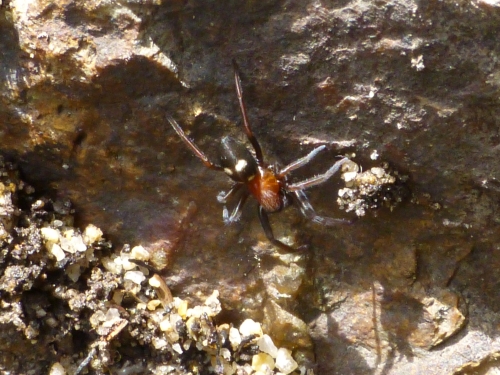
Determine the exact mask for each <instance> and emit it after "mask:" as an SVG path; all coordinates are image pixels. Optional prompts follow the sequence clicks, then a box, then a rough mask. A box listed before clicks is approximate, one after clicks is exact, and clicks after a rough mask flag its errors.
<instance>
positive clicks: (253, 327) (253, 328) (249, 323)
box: [240, 319, 262, 337]
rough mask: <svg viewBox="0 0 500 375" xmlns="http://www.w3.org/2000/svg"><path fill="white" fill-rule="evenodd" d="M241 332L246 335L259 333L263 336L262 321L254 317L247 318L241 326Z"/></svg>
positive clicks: (258, 334)
mask: <svg viewBox="0 0 500 375" xmlns="http://www.w3.org/2000/svg"><path fill="white" fill-rule="evenodd" d="M240 333H241V334H242V335H243V337H245V336H250V335H257V336H262V328H261V326H260V323H258V322H254V321H253V320H252V319H246V320H245V321H244V322H243V323H241V326H240Z"/></svg>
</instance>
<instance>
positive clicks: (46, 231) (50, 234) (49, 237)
mask: <svg viewBox="0 0 500 375" xmlns="http://www.w3.org/2000/svg"><path fill="white" fill-rule="evenodd" d="M40 233H41V235H42V237H43V239H44V240H45V241H50V242H57V241H59V231H58V230H56V229H52V228H42V229H40Z"/></svg>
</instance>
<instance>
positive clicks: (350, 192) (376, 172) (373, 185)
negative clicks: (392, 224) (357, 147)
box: [337, 160, 409, 216]
mask: <svg viewBox="0 0 500 375" xmlns="http://www.w3.org/2000/svg"><path fill="white" fill-rule="evenodd" d="M341 178H342V179H343V180H344V182H345V187H344V188H342V189H339V192H338V198H337V203H338V205H339V207H340V209H341V210H344V211H346V212H354V213H356V215H357V216H364V215H365V214H366V212H367V211H370V210H375V209H378V208H380V207H388V208H389V209H391V210H392V209H393V208H394V207H396V206H397V205H398V204H399V203H401V202H402V201H403V200H404V199H405V198H406V197H407V196H408V194H409V192H408V188H407V187H406V181H407V179H408V177H407V176H403V175H400V174H399V173H398V172H397V171H394V170H392V169H391V168H390V167H389V165H388V164H387V163H382V164H381V166H379V167H373V168H370V169H368V170H366V171H362V170H361V168H360V166H359V165H358V164H356V163H355V162H353V161H352V160H350V161H349V162H347V163H345V164H344V165H342V175H341Z"/></svg>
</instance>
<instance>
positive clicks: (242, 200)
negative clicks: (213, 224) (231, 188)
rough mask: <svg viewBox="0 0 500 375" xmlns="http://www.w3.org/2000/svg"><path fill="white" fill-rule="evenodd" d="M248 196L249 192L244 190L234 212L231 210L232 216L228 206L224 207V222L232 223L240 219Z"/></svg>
mask: <svg viewBox="0 0 500 375" xmlns="http://www.w3.org/2000/svg"><path fill="white" fill-rule="evenodd" d="M247 198H248V192H247V191H244V192H243V194H242V195H241V197H240V199H239V200H238V203H237V204H236V207H234V208H233V212H231V216H229V211H228V210H227V207H226V206H224V209H223V210H222V220H223V221H224V224H226V225H227V224H231V223H234V222H235V221H238V219H239V218H240V215H241V208H242V207H243V205H244V204H245V202H246V201H247Z"/></svg>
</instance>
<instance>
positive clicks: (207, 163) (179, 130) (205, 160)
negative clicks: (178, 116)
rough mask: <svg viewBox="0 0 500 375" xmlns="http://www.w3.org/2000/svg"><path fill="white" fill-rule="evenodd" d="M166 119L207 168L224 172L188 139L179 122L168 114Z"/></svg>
mask: <svg viewBox="0 0 500 375" xmlns="http://www.w3.org/2000/svg"><path fill="white" fill-rule="evenodd" d="M166 117H167V120H168V122H170V125H172V127H173V128H174V130H175V132H176V133H177V134H178V135H179V137H181V139H182V140H183V141H184V143H185V144H186V145H187V146H188V147H189V148H190V149H191V151H193V153H194V154H195V155H196V156H198V157H199V158H200V159H201V161H202V162H203V164H205V166H206V167H207V168H210V169H214V170H216V171H222V170H223V168H222V167H221V166H220V165H216V164H214V163H212V162H211V161H210V160H208V158H207V157H206V155H205V154H204V153H203V151H201V150H200V149H199V148H198V146H196V145H195V144H194V143H193V142H192V141H191V140H190V139H189V138H188V137H187V135H186V133H184V130H182V128H181V127H180V125H179V124H178V123H177V121H175V120H174V118H173V117H172V116H170V115H168V114H167V115H166Z"/></svg>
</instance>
